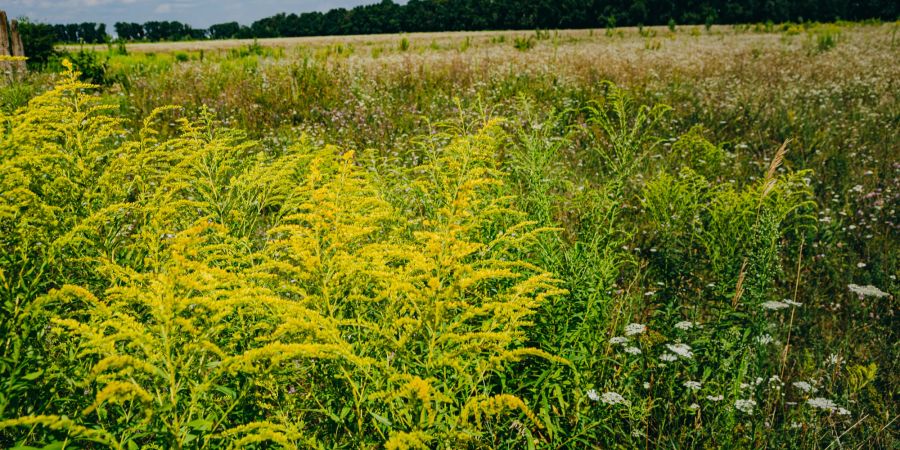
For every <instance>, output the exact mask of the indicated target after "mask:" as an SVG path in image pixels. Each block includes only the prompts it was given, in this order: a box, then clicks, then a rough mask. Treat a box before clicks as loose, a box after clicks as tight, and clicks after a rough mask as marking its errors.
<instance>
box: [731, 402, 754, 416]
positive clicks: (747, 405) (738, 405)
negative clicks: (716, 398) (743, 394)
mask: <svg viewBox="0 0 900 450" xmlns="http://www.w3.org/2000/svg"><path fill="white" fill-rule="evenodd" d="M754 406H756V401H755V400H753V399H747V400H741V399H738V400H735V401H734V409H736V410H738V411H740V412H742V413H744V414H753V407H754Z"/></svg>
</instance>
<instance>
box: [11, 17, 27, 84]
mask: <svg viewBox="0 0 900 450" xmlns="http://www.w3.org/2000/svg"><path fill="white" fill-rule="evenodd" d="M9 37H10V41H11V42H12V54H13V56H25V46H24V45H22V36H20V35H19V22H17V21H15V20H13V21H12V22H10V24H9ZM14 64H16V65H17V66H18V68H19V70H20V71H22V72H24V71H25V61H15V62H14Z"/></svg>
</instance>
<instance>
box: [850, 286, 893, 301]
mask: <svg viewBox="0 0 900 450" xmlns="http://www.w3.org/2000/svg"><path fill="white" fill-rule="evenodd" d="M847 288H848V289H850V292H852V293H854V294H856V295H858V296H860V297H875V298H882V297H887V296H889V295H890V294H888V293H887V292H884V291H882V290H881V289H878V288H877V287H875V286H872V285H871V284H869V285H866V286H859V285H856V284H848V285H847Z"/></svg>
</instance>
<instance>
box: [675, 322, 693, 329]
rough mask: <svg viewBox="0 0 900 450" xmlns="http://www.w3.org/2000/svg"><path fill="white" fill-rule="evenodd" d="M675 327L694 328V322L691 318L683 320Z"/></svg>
mask: <svg viewBox="0 0 900 450" xmlns="http://www.w3.org/2000/svg"><path fill="white" fill-rule="evenodd" d="M675 328H678V329H679V330H690V329H691V328H694V322H691V321H690V320H682V321H681V322H678V323H676V324H675Z"/></svg>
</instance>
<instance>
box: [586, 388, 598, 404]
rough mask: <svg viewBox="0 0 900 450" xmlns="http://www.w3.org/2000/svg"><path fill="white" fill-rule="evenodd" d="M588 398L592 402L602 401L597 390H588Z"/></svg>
mask: <svg viewBox="0 0 900 450" xmlns="http://www.w3.org/2000/svg"><path fill="white" fill-rule="evenodd" d="M587 396H588V398H589V399H591V400H593V401H595V402H596V401H597V400H600V394H598V393H597V390H596V389H590V390H588V391H587Z"/></svg>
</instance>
